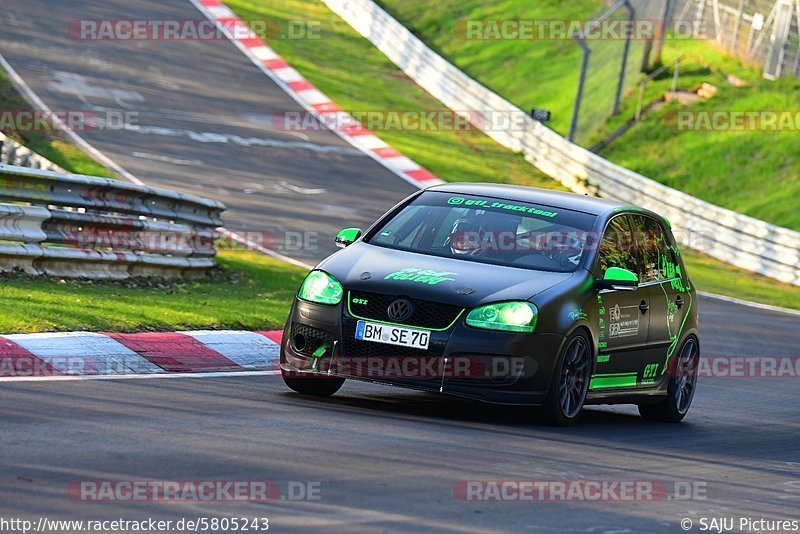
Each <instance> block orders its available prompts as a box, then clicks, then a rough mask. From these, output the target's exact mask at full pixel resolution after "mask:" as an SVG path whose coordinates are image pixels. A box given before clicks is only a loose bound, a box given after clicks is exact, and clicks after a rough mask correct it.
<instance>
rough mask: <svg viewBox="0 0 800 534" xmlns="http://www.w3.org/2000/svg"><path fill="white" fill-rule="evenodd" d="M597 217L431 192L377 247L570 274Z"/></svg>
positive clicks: (390, 225)
mask: <svg viewBox="0 0 800 534" xmlns="http://www.w3.org/2000/svg"><path fill="white" fill-rule="evenodd" d="M595 219H596V216H594V215H590V214H587V213H582V212H578V211H572V210H566V209H563V208H557V207H552V206H543V205H535V204H530V203H527V202H516V201H512V200H506V199H497V198H489V197H481V196H474V195H456V194H453V193H444V192H438V191H428V192H425V193H423V194H422V195H420V196H419V197H417V198H416V199H414V201H413V202H411V203H410V204H409V205H407V206H406V207H405V208H403V209H402V210H401V211H400V212H399V213H397V214H396V215H395V216H394V217H392V218H391V219H390V220H389V221H387V222H386V223H385V224H384V225H383V226H381V227H380V228H379V229H377V230H376V232H375V233H374V234H372V236H371V237H370V238H369V240H368V241H367V242H368V243H371V244H373V245H379V246H382V247H388V248H393V249H398V250H407V251H411V252H419V253H422V254H430V255H434V256H442V257H452V258H458V259H464V260H469V261H477V262H482V263H491V264H495V265H507V266H512V267H523V268H528V269H536V270H542V271H555V272H572V271H574V270H575V269H577V267H578V264H579V263H580V260H581V257H582V255H583V254H584V253H585V251H586V250H588V248H589V246H591V243H589V246H587V236H588V235H590V231H591V229H592V226H593V225H594V222H595Z"/></svg>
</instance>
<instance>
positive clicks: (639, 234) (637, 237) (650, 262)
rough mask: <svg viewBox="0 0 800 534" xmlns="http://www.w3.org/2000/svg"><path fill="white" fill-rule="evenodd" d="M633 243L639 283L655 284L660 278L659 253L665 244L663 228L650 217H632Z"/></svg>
mask: <svg viewBox="0 0 800 534" xmlns="http://www.w3.org/2000/svg"><path fill="white" fill-rule="evenodd" d="M631 222H632V224H633V241H634V249H635V250H636V271H635V272H636V274H638V275H639V282H642V283H645V282H655V281H656V280H659V279H660V276H659V270H658V266H659V252H660V250H661V246H662V244H663V242H664V235H663V233H662V231H661V227H660V226H659V225H658V223H656V222H655V221H654V220H653V219H651V218H650V217H645V216H643V215H632V216H631Z"/></svg>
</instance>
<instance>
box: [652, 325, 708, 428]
mask: <svg viewBox="0 0 800 534" xmlns="http://www.w3.org/2000/svg"><path fill="white" fill-rule="evenodd" d="M699 361H700V347H699V345H698V343H697V339H695V338H694V337H690V338H688V339H687V340H686V341H684V342H683V346H682V347H681V350H680V352H679V353H678V359H677V361H676V362H675V364H674V365H673V366H672V371H671V372H670V375H671V376H670V379H669V386H668V387H667V396H666V397H665V398H664V399H663V400H661V401H660V402H658V403H656V404H640V405H639V414H640V415H641V416H642V417H643V418H645V419H648V420H650V421H664V422H668V423H678V422H680V421H682V420H683V418H684V417H686V414H687V413H688V412H689V407H690V406H691V405H692V399H694V392H695V390H696V389H697V367H698V363H699Z"/></svg>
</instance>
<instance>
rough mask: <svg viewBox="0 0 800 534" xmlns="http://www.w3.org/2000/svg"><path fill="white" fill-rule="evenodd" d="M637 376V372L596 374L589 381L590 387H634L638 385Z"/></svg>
mask: <svg viewBox="0 0 800 534" xmlns="http://www.w3.org/2000/svg"><path fill="white" fill-rule="evenodd" d="M636 376H637V373H620V374H611V375H594V376H593V377H592V380H591V382H589V389H603V388H628V387H634V386H636Z"/></svg>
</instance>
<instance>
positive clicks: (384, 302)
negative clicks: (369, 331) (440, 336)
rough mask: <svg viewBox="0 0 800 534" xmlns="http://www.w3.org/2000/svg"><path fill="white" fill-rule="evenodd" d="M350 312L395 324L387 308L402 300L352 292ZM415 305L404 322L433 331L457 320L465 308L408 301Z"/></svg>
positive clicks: (422, 301) (375, 294)
mask: <svg viewBox="0 0 800 534" xmlns="http://www.w3.org/2000/svg"><path fill="white" fill-rule="evenodd" d="M349 298H350V301H349V305H350V312H351V313H352V314H353V315H355V316H356V317H359V318H362V319H372V320H374V321H383V322H394V321H392V320H391V319H390V318H389V315H388V313H387V311H386V310H387V308H388V307H389V304H391V303H392V302H394V301H395V300H397V299H398V298H401V297H399V296H396V295H382V294H380V293H366V292H362V291H351V292H350V297H349ZM353 299H357V300H359V301H366V302H367V303H366V304H355V303H354V302H353ZM408 300H410V301H411V303H412V304H413V305H414V313H413V314H412V315H411V317H409V318H408V319H406V320H405V321H403V324H405V325H408V326H418V327H420V328H429V329H432V330H436V329H444V328H447V327H448V326H450V325H451V324H452V323H453V321H455V320H456V317H458V314H460V313H461V312H462V311H463V308H460V307H458V306H451V305H449V304H440V303H438V302H430V301H427V300H417V299H408Z"/></svg>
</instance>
